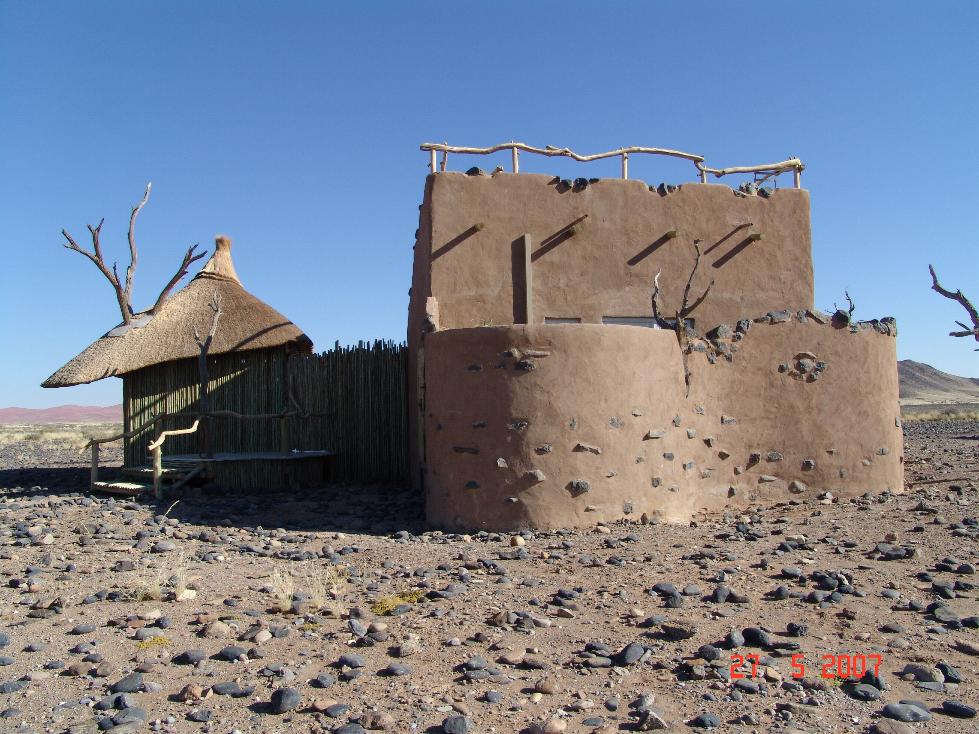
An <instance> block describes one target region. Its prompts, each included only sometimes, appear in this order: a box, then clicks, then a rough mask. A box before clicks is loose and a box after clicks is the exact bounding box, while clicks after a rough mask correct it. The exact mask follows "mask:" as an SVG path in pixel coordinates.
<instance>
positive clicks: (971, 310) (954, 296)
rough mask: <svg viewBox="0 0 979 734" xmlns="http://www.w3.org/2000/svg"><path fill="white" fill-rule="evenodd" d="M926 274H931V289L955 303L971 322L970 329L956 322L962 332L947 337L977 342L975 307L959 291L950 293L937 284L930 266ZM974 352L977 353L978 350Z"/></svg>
mask: <svg viewBox="0 0 979 734" xmlns="http://www.w3.org/2000/svg"><path fill="white" fill-rule="evenodd" d="M928 272H929V273H931V289H932V290H933V291H935V292H936V293H939V294H941V295H943V296H945V298H948V299H950V300H952V301H955V302H956V303H958V304H959V305H961V306H962V308H964V309H965V310H966V313H968V314H969V318H970V319H971V320H972V327H971V328H970V327H969V326H968V325H966V324H963V323H962V322H961V321H956V322H955V323H956V324H958V325H959V326H961V327H962V331H950V332H948V335H949V336H971V337H972V338H973V339H975V340H976V341H977V342H979V311H976V307H975V306H973V305H972V302H971V301H970V300H969V299H968V298H966V296H965V294H964V293H963V292H962V291H960V290H957V291H954V292H953V291H950V290H948V289H947V288H944V287H943V286H942V284H941V283H939V282H938V276H937V275H936V274H935V268H933V267H932V266H931V265H929V266H928ZM975 351H977V352H979V349H976V350H975Z"/></svg>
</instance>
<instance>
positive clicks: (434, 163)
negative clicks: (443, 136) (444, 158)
mask: <svg viewBox="0 0 979 734" xmlns="http://www.w3.org/2000/svg"><path fill="white" fill-rule="evenodd" d="M430 152H431V154H432V160H431V163H429V166H430V167H431V169H432V173H435V170H436V167H437V166H438V158H437V156H436V153H435V149H434V148H433V149H432V150H431V151H430Z"/></svg>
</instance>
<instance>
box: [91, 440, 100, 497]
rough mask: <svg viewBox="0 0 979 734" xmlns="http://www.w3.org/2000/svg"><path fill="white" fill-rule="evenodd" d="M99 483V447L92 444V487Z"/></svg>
mask: <svg viewBox="0 0 979 734" xmlns="http://www.w3.org/2000/svg"><path fill="white" fill-rule="evenodd" d="M97 481H99V445H98V444H97V443H93V444H92V486H93V487H94V486H95V483H96V482H97Z"/></svg>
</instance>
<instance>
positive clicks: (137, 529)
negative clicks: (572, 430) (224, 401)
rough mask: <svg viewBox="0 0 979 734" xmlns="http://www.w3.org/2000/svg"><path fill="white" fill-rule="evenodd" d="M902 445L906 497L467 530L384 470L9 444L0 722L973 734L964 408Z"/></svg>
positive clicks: (0, 482) (971, 518)
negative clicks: (104, 469) (297, 469)
mask: <svg viewBox="0 0 979 734" xmlns="http://www.w3.org/2000/svg"><path fill="white" fill-rule="evenodd" d="M906 441H907V452H906V458H907V470H908V471H907V480H908V488H907V490H906V492H905V493H904V494H901V495H894V494H886V493H885V494H868V495H865V496H863V497H860V498H857V499H854V500H836V499H833V498H831V497H825V496H824V497H818V496H815V495H814V496H812V497H808V498H804V499H800V500H798V501H793V502H791V503H786V504H783V505H779V506H776V507H769V508H754V509H752V510H751V511H749V512H745V513H743V514H738V515H727V516H723V517H717V518H715V519H714V520H712V521H710V522H706V523H701V524H699V525H697V526H695V527H683V526H667V525H641V524H637V523H621V524H613V525H608V526H600V527H598V528H594V529H589V530H581V531H567V532H554V533H522V534H513V535H511V534H495V533H491V534H485V533H480V534H474V535H471V536H461V535H447V534H442V533H438V532H425V531H424V526H423V524H422V520H421V508H420V506H419V504H418V502H417V501H416V500H415V499H414V498H413V497H412V496H410V495H409V494H407V493H405V492H399V491H391V490H386V489H382V488H371V487H366V488H365V487H347V486H340V487H332V488H330V489H329V490H325V491H322V492H317V493H309V494H304V495H298V496H297V495H268V496H261V497H246V498H237V497H228V496H205V497H196V498H189V497H188V498H184V499H182V500H181V501H180V502H178V503H177V504H174V505H171V503H170V502H165V503H159V504H157V503H154V502H145V501H144V502H137V501H132V500H128V499H118V498H110V497H106V496H93V495H90V494H88V493H87V492H86V491H84V489H83V482H85V477H86V470H85V468H84V465H85V461H86V457H85V456H84V455H79V454H78V453H77V452H74V453H73V452H72V451H70V450H68V449H67V448H66V447H65V446H63V445H60V444H57V443H45V442H38V441H34V442H33V443H32V444H29V445H21V444H15V445H6V446H3V447H2V449H0V487H4V488H5V489H2V490H0V576H2V578H3V581H4V583H3V586H2V589H0V613H2V621H0V711H2V713H0V726H3V727H4V728H5V729H6V730H10V731H18V732H20V731H23V732H42V731H43V732H63V731H68V732H73V733H77V734H80V733H81V732H93V733H94V732H97V731H99V730H109V731H112V732H137V731H138V732H143V731H161V732H222V733H224V732H228V733H231V732H242V733H244V732H286V731H288V732H300V731H302V732H305V731H311V732H325V731H333V732H344V733H345V734H350V733H352V732H361V731H364V730H386V731H391V732H423V731H424V732H436V733H438V732H447V733H448V734H458V733H459V732H518V731H530V732H565V731H566V732H613V731H619V730H624V731H650V730H657V729H668V730H673V731H687V730H690V728H691V727H712V726H713V727H717V728H718V729H719V730H724V731H727V730H733V731H743V732H763V731H764V732H770V731H778V732H792V731H794V732H836V731H854V732H866V731H871V732H872V731H877V732H891V733H894V732H910V731H928V732H935V731H943V732H965V731H976V728H977V722H979V719H976V718H974V717H975V715H976V707H977V706H979V687H977V681H979V631H977V627H979V616H976V615H979V604H977V602H976V600H977V597H979V594H977V590H976V586H975V584H976V583H979V579H977V577H976V575H975V567H976V565H977V564H979V559H977V556H979V543H977V541H979V521H977V519H976V517H977V511H976V501H977V486H979V483H977V480H979V462H977V457H979V423H961V422H960V423H955V422H948V421H946V422H937V423H912V424H909V425H908V426H907V428H906ZM739 659H740V660H743V661H744V664H743V665H741V666H740V668H735V669H734V671H733V673H734V675H732V661H733V662H735V663H737V662H738V661H739ZM824 666H825V668H824ZM864 668H867V669H868V672H867V673H866V674H865V675H857V676H854V675H853V674H854V672H855V673H856V674H861V673H863V670H864ZM739 673H740V674H742V675H743V676H744V677H736V676H737V675H738V674H739ZM848 673H849V674H850V675H849V676H848V675H847V674H848ZM875 673H876V674H875ZM800 676H801V677H800ZM905 722H907V723H905Z"/></svg>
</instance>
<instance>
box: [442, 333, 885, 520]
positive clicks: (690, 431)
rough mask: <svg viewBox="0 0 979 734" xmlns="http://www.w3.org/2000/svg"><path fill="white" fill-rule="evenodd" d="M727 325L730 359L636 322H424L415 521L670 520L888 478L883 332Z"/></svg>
mask: <svg viewBox="0 0 979 734" xmlns="http://www.w3.org/2000/svg"><path fill="white" fill-rule="evenodd" d="M730 341H731V343H730V344H729V345H728V346H727V347H725V351H726V352H728V353H729V354H730V361H728V359H727V358H725V357H721V358H720V359H717V358H716V354H715V355H712V361H713V363H711V361H710V360H708V353H706V352H697V351H694V352H692V353H691V354H688V355H687V356H686V359H684V356H683V354H682V353H681V350H680V348H679V344H678V340H677V337H676V335H675V334H674V333H673V332H671V331H667V330H658V329H645V328H639V327H628V326H598V325H549V326H543V325H538V326H509V327H491V328H485V327H484V328H469V329H453V330H446V331H439V332H436V333H433V334H429V335H428V336H427V337H426V339H425V342H426V344H425V361H426V378H425V381H426V391H425V392H426V411H425V417H424V431H425V435H426V446H425V466H424V469H425V485H426V501H427V513H428V518H429V521H430V522H432V523H433V524H434V525H436V526H441V527H445V528H451V529H480V528H484V529H499V530H504V529H517V528H524V527H533V528H556V527H572V526H581V525H589V524H593V523H595V522H597V521H608V520H615V519H619V518H622V517H631V518H634V519H639V518H641V517H642V515H644V514H645V515H646V516H647V517H650V518H661V519H664V520H685V519H689V518H690V517H694V516H696V515H697V514H698V513H701V512H711V511H716V510H720V509H723V508H725V507H743V506H746V505H747V504H750V503H753V502H759V501H760V502H765V501H772V500H784V499H786V498H787V497H789V496H792V494H793V493H797V494H800V495H801V494H812V493H816V492H821V491H831V492H833V493H834V494H836V495H837V496H849V495H853V494H859V493H862V492H865V491H880V490H883V489H885V488H890V489H893V490H896V491H897V490H900V489H901V487H902V483H903V463H902V457H901V431H900V424H899V419H898V410H897V370H896V361H895V349H894V339H893V337H891V336H888V335H885V334H881V333H878V332H876V331H873V330H871V329H858V330H855V331H854V332H851V331H850V330H849V329H847V328H844V329H838V328H834V327H833V326H831V325H829V324H823V323H818V322H816V321H814V320H812V319H806V318H805V317H804V316H802V317H796V318H792V319H789V320H785V321H777V322H775V323H769V322H767V321H766V322H765V323H757V324H753V325H752V327H751V328H750V329H747V331H741V332H738V333H737V334H736V335H734V336H733V337H732V338H731V340H730ZM687 383H689V386H688V384H687Z"/></svg>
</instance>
